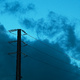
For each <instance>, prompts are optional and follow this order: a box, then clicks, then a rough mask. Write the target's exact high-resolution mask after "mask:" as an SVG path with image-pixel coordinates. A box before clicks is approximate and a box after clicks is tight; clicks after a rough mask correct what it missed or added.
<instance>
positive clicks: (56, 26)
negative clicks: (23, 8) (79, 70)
mask: <svg viewBox="0 0 80 80" xmlns="http://www.w3.org/2000/svg"><path fill="white" fill-rule="evenodd" d="M20 23H21V24H22V25H23V26H25V27H26V28H27V29H29V30H33V31H35V33H36V34H37V37H38V39H41V40H45V39H47V40H49V41H51V42H52V43H55V44H56V43H57V44H59V45H60V46H61V47H62V48H63V49H64V51H65V53H66V54H68V55H69V56H71V55H72V57H74V58H76V59H79V57H80V55H79V52H80V49H79V45H80V44H79V42H80V41H79V40H78V39H77V37H76V35H75V32H74V31H75V27H76V24H75V23H74V22H71V21H69V20H68V18H66V17H64V16H61V15H58V14H56V13H55V12H53V11H50V12H49V14H48V16H47V19H46V20H45V19H43V18H42V19H39V20H37V21H35V20H34V19H26V18H25V19H24V20H21V22H20ZM75 64H76V63H75ZM76 66H77V65H76Z"/></svg>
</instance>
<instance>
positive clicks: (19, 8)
mask: <svg viewBox="0 0 80 80" xmlns="http://www.w3.org/2000/svg"><path fill="white" fill-rule="evenodd" d="M2 8H3V9H2V10H1V11H0V12H1V13H11V14H18V15H19V14H24V13H26V12H28V11H33V10H34V9H35V5H34V4H32V3H30V4H28V5H27V6H26V7H24V6H23V5H22V4H21V3H20V2H19V1H13V2H5V3H4V5H3V7H2Z"/></svg>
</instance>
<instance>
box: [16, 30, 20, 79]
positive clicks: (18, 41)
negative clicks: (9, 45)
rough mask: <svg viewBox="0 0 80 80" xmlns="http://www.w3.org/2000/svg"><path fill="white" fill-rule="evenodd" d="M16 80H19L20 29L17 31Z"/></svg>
mask: <svg viewBox="0 0 80 80" xmlns="http://www.w3.org/2000/svg"><path fill="white" fill-rule="evenodd" d="M16 80H21V29H18V30H17V63H16Z"/></svg>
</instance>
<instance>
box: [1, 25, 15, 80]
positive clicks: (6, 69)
mask: <svg viewBox="0 0 80 80" xmlns="http://www.w3.org/2000/svg"><path fill="white" fill-rule="evenodd" d="M6 33H7V31H6V30H5V28H4V26H3V25H1V24H0V79H1V80H5V79H6V80H11V78H13V79H12V80H14V79H15V76H14V75H15V72H16V71H15V59H14V58H12V57H9V55H8V53H9V52H12V51H15V48H14V49H13V47H11V46H10V45H9V44H8V41H10V40H11V39H10V38H9V36H8V35H7V34H6ZM11 63H12V64H11Z"/></svg>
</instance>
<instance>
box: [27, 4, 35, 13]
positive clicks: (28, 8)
mask: <svg viewBox="0 0 80 80" xmlns="http://www.w3.org/2000/svg"><path fill="white" fill-rule="evenodd" d="M27 10H28V11H30V10H35V5H34V4H32V3H30V4H28V6H27Z"/></svg>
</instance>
